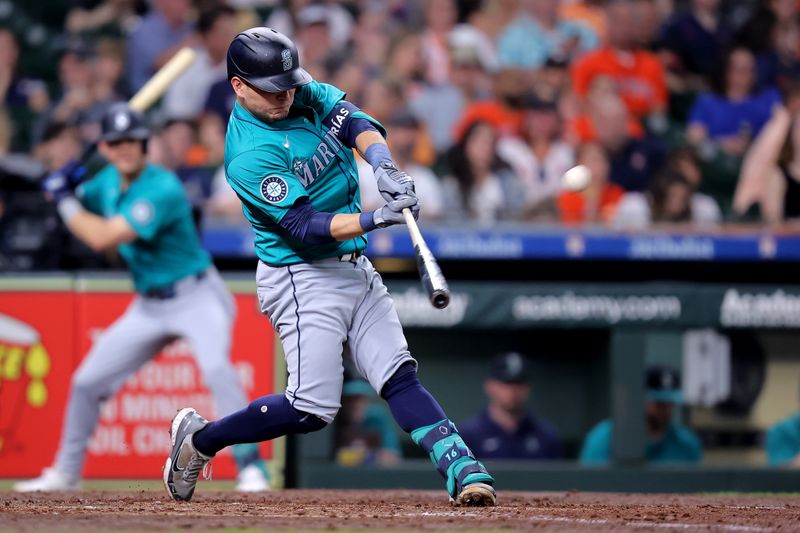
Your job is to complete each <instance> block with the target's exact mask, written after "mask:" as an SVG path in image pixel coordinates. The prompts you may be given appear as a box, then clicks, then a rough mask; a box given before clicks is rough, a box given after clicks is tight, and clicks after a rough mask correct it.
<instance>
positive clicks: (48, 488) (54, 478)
mask: <svg viewBox="0 0 800 533" xmlns="http://www.w3.org/2000/svg"><path fill="white" fill-rule="evenodd" d="M80 488H81V487H80V481H79V480H78V478H77V477H73V476H70V475H69V474H65V473H64V472H62V471H60V470H57V469H56V468H45V469H44V470H43V471H42V475H41V476H39V477H37V478H34V479H30V480H28V481H20V482H19V483H15V484H14V490H15V491H17V492H54V491H64V490H78V489H80Z"/></svg>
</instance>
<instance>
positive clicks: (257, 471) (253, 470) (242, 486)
mask: <svg viewBox="0 0 800 533" xmlns="http://www.w3.org/2000/svg"><path fill="white" fill-rule="evenodd" d="M269 489H270V485H269V478H267V476H266V475H265V474H264V471H263V470H262V469H261V467H260V466H259V465H258V464H255V463H254V464H251V465H248V466H246V467H244V468H243V469H242V470H241V472H239V475H238V476H236V490H237V491H239V492H265V491H268V490H269Z"/></svg>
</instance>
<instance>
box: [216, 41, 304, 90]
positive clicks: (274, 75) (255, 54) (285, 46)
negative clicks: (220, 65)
mask: <svg viewBox="0 0 800 533" xmlns="http://www.w3.org/2000/svg"><path fill="white" fill-rule="evenodd" d="M234 76H237V77H239V78H241V79H242V80H244V81H245V82H247V83H248V84H249V85H252V86H253V87H256V88H257V89H261V90H262V91H266V92H268V93H280V92H283V91H288V90H289V89H292V88H295V87H301V86H303V85H305V84H307V83H308V82H310V81H311V75H310V74H309V73H308V72H306V71H305V70H303V69H302V68H300V61H299V60H298V58H297V47H296V46H295V45H294V43H293V42H292V40H291V39H289V38H288V37H287V36H285V35H284V34H282V33H280V32H277V31H275V30H273V29H272V28H264V27H259V28H250V29H249V30H247V31H243V32H242V33H240V34H239V35H237V36H236V38H235V39H234V40H233V41H232V42H231V44H230V46H229V47H228V79H229V80H230V79H231V78H233V77H234Z"/></svg>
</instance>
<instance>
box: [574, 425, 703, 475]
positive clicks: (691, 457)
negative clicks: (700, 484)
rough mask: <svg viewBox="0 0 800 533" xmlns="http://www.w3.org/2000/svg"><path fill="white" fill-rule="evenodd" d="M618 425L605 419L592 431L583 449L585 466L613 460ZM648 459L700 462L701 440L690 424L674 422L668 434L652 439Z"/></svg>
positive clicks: (661, 461) (646, 457) (581, 458)
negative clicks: (613, 446) (615, 427)
mask: <svg viewBox="0 0 800 533" xmlns="http://www.w3.org/2000/svg"><path fill="white" fill-rule="evenodd" d="M613 429H614V424H613V423H612V422H611V421H610V420H603V421H602V422H600V423H599V424H597V425H596V426H595V427H593V428H592V430H591V431H589V434H588V435H586V439H585V441H584V443H583V448H582V449H581V455H580V462H581V464H585V465H592V464H608V463H610V462H611V455H612V454H611V442H612V436H613ZM644 456H645V459H647V460H648V461H651V462H655V463H696V462H698V461H700V459H701V458H702V456H703V448H702V445H701V444H700V439H699V438H698V437H697V435H695V434H694V432H692V431H691V430H690V429H689V428H687V427H686V426H682V425H679V424H670V426H669V428H668V429H667V432H666V433H665V434H664V436H663V437H662V438H661V439H659V440H657V441H654V440H648V441H647V445H646V447H645V453H644Z"/></svg>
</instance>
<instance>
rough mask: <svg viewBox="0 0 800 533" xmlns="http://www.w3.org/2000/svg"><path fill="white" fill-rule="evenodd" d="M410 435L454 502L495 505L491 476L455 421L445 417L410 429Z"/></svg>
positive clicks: (457, 503)
mask: <svg viewBox="0 0 800 533" xmlns="http://www.w3.org/2000/svg"><path fill="white" fill-rule="evenodd" d="M411 438H412V439H413V440H414V442H415V443H417V444H418V445H420V446H421V447H422V448H423V449H424V450H425V451H426V452H428V455H429V457H430V458H431V461H432V462H433V464H434V465H436V469H437V470H438V471H439V473H440V474H441V475H442V477H444V478H445V479H446V480H447V492H448V493H449V494H450V501H451V502H453V503H454V504H456V505H462V504H463V505H483V506H490V505H495V502H496V500H497V496H496V493H495V490H494V488H493V487H492V485H494V478H493V477H492V476H491V475H489V472H487V470H486V468H485V467H484V466H483V465H482V464H481V463H480V461H478V460H477V459H475V456H474V455H472V452H471V451H470V449H469V448H468V447H467V445H466V443H465V442H464V439H462V438H461V436H460V435H459V434H458V431H457V430H456V426H455V424H453V423H452V422H450V420H448V419H444V420H442V421H440V422H438V423H436V424H433V425H430V426H425V427H422V428H419V429H416V430H414V431H413V432H411Z"/></svg>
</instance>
